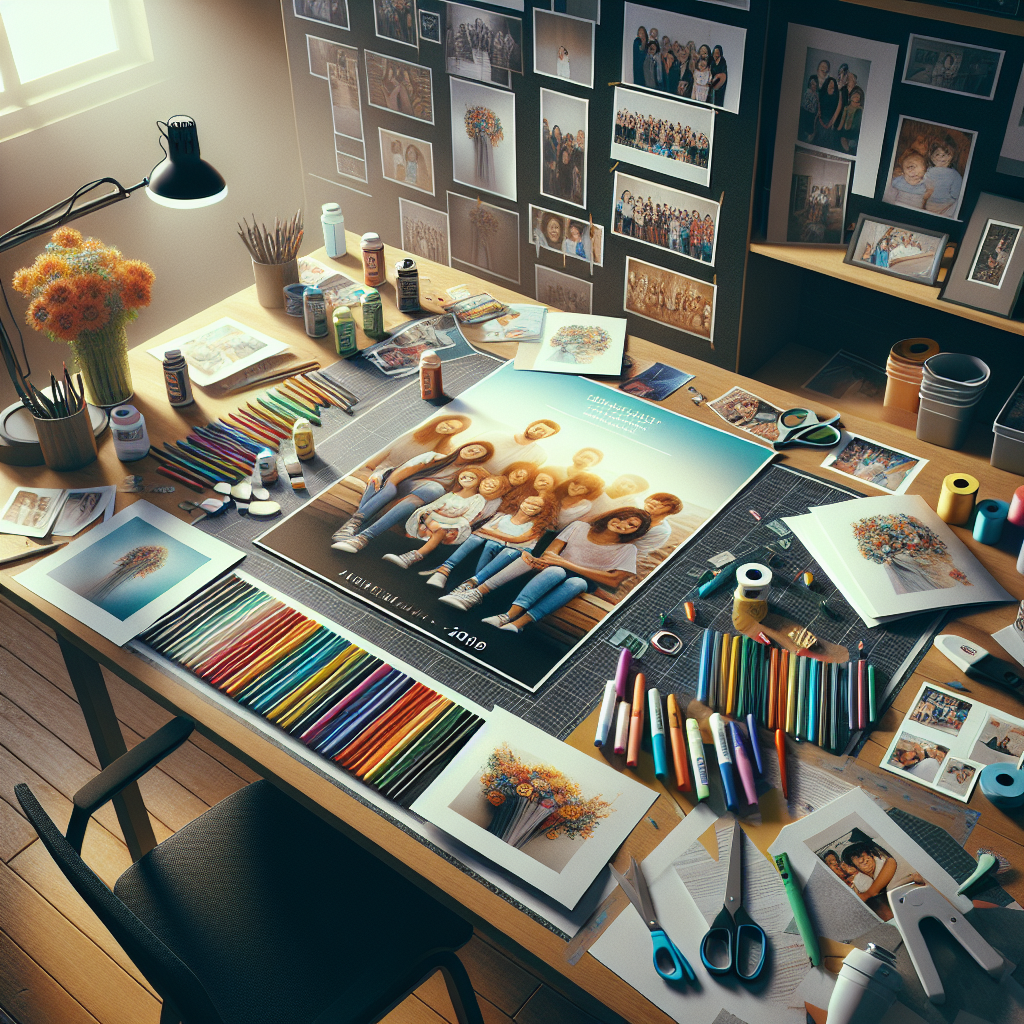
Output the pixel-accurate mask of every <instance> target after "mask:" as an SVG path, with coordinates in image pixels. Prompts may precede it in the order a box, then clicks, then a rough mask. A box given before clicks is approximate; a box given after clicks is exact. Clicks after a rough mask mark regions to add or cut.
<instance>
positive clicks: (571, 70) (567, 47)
mask: <svg viewBox="0 0 1024 1024" xmlns="http://www.w3.org/2000/svg"><path fill="white" fill-rule="evenodd" d="M533 73H534V74H535V75H545V76H547V77H548V78H560V79H563V80H564V81H566V82H572V83H574V84H575V85H581V86H583V88H585V89H592V88H593V87H594V22H593V21H591V20H589V19H586V18H574V17H572V16H571V15H568V14H558V13H556V12H554V11H545V10H542V9H541V8H539V7H535V8H534V9H533Z"/></svg>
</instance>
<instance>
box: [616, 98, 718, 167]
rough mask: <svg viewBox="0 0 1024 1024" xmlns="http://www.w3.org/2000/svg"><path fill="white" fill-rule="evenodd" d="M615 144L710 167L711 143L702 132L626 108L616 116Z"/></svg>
mask: <svg viewBox="0 0 1024 1024" xmlns="http://www.w3.org/2000/svg"><path fill="white" fill-rule="evenodd" d="M615 142H617V143H618V144H619V145H620V146H628V147H630V148H631V149H639V150H642V151H643V152H644V153H650V154H651V155H652V156H661V157H665V158H666V159H668V160H679V161H681V162H682V163H686V164H694V165H695V166H697V167H707V166H708V161H709V160H710V159H711V142H710V140H709V139H708V137H707V135H705V134H704V133H703V132H701V131H697V130H695V129H694V128H691V127H690V126H689V125H686V124H683V123H682V121H680V120H676V121H672V120H669V119H668V118H664V117H655V116H654V115H653V114H645V113H643V111H640V110H629V109H627V108H625V107H623V108H622V109H620V110H618V111H617V112H616V114H615Z"/></svg>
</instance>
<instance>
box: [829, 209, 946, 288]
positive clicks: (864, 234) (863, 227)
mask: <svg viewBox="0 0 1024 1024" xmlns="http://www.w3.org/2000/svg"><path fill="white" fill-rule="evenodd" d="M948 239H949V235H948V234H947V233H946V232H943V231H930V230H928V229H927V228H919V227H914V226H913V225H910V224H897V223H895V222H894V221H891V220H881V219H878V218H875V217H869V216H868V215H867V214H866V213H862V214H861V215H860V217H858V218H857V226H856V227H855V228H854V230H853V236H852V237H851V238H850V247H849V248H848V249H847V250H846V258H845V259H844V260H843V262H844V263H850V264H853V266H855V267H866V268H867V269H868V270H877V271H879V272H880V273H883V274H891V275H892V276H893V277H905V278H907V280H909V281H920V282H921V283H922V284H935V278H936V277H937V275H938V273H939V264H940V263H941V262H942V254H943V252H944V251H945V248H946V242H947V241H948Z"/></svg>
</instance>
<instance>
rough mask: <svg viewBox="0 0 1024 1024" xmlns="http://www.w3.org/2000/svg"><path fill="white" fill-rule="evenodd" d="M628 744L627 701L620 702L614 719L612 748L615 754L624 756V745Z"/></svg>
mask: <svg viewBox="0 0 1024 1024" xmlns="http://www.w3.org/2000/svg"><path fill="white" fill-rule="evenodd" d="M628 743H629V701H625V700H624V701H620V702H619V710H618V712H617V713H616V717H615V746H614V747H613V748H612V749H613V750H614V751H615V753H616V754H624V753H625V752H626V745H627V744H628Z"/></svg>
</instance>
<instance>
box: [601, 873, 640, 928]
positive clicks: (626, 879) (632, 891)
mask: <svg viewBox="0 0 1024 1024" xmlns="http://www.w3.org/2000/svg"><path fill="white" fill-rule="evenodd" d="M635 864H636V861H635V860H633V858H632V857H631V858H630V864H629V869H628V870H627V871H626V873H625V874H623V873H622V872H621V871H616V870H615V868H614V867H612V865H611V864H609V865H608V867H609V868H611V872H612V877H613V878H614V879H615V881H616V882H618V883H619V888H620V889H621V890H622V891H623V892H624V893H625V894H626V895H627V896H628V897H629V902H630V903H632V904H633V906H634V907H636V912H637V913H638V914H639V915H640V916H641V917H642V918H643V919H644V924H647V914H646V913H645V910H644V905H643V900H642V899H641V898H640V893H639V892H638V891H637V889H636V886H635V885H634V884H633V878H632V877H631V875H632V872H633V867H634V865H635ZM641 877H642V876H641Z"/></svg>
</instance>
